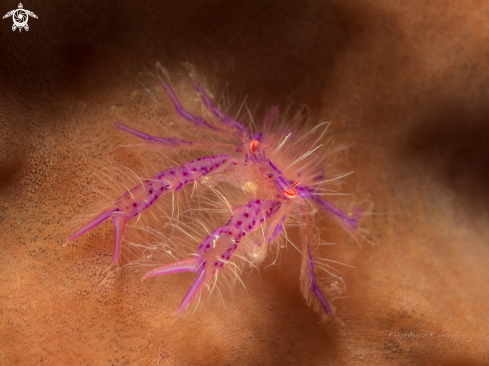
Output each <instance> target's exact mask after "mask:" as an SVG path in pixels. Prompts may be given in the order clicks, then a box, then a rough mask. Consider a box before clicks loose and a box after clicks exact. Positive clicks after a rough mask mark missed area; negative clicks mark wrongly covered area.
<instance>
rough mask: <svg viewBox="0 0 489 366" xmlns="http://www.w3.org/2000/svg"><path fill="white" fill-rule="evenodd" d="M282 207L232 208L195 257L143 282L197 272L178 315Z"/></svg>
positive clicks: (270, 204) (252, 204)
mask: <svg viewBox="0 0 489 366" xmlns="http://www.w3.org/2000/svg"><path fill="white" fill-rule="evenodd" d="M281 205H282V203H281V202H279V201H270V200H266V201H262V200H253V201H250V202H248V203H247V204H246V205H242V206H239V207H237V208H235V209H234V210H233V216H232V217H231V219H230V220H229V222H228V223H227V224H226V225H225V226H223V227H220V228H218V229H216V230H214V231H213V232H211V233H210V234H209V235H208V236H207V237H206V238H205V240H204V241H203V242H202V243H201V244H200V246H199V248H198V250H197V252H196V254H195V257H193V258H189V259H185V260H182V261H179V262H175V263H170V264H167V265H165V266H163V267H159V268H156V269H154V270H152V271H150V272H148V273H147V274H146V275H145V276H144V277H143V279H146V278H149V277H154V276H161V275H166V274H173V273H179V272H197V273H198V276H197V278H196V279H195V281H194V282H193V283H192V285H191V286H190V289H189V290H188V292H187V293H186V295H185V296H184V298H183V300H182V302H181V303H180V305H179V306H178V308H177V310H176V313H181V312H182V311H184V310H185V309H186V308H187V306H188V305H189V304H190V303H191V302H192V300H194V299H195V297H196V296H197V295H198V294H199V293H200V292H201V291H202V289H203V288H204V286H205V285H207V284H208V283H209V281H211V280H212V278H213V277H214V276H215V275H217V273H218V272H219V271H220V270H221V269H222V268H223V267H224V265H225V264H227V263H228V262H229V260H230V259H231V257H232V256H233V254H234V253H235V252H236V250H237V249H238V245H239V243H240V241H241V239H242V238H243V237H245V236H246V235H247V234H249V233H251V232H253V231H255V230H257V229H258V228H259V227H261V226H262V225H264V224H265V222H267V221H268V220H272V219H275V217H276V215H277V213H278V212H279V211H280V208H281Z"/></svg>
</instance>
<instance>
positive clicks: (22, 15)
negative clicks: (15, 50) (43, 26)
mask: <svg viewBox="0 0 489 366" xmlns="http://www.w3.org/2000/svg"><path fill="white" fill-rule="evenodd" d="M29 15H30V16H31V17H33V18H36V19H37V15H36V14H34V13H33V12H32V11H30V10H25V9H24V6H23V5H22V3H19V8H18V9H15V10H12V11H9V12H8V13H7V14H5V15H4V16H3V19H5V18H8V17H10V16H11V17H12V19H13V20H14V25H12V30H13V31H14V32H15V30H16V29H17V28H19V32H22V28H24V29H25V30H26V31H28V30H29V25H28V24H27V21H28V20H29Z"/></svg>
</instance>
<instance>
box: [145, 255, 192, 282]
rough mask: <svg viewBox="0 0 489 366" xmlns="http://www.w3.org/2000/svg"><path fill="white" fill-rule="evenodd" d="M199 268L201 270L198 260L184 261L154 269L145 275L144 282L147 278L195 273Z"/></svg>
mask: <svg viewBox="0 0 489 366" xmlns="http://www.w3.org/2000/svg"><path fill="white" fill-rule="evenodd" d="M197 268H199V261H198V259H197V258H189V259H184V260H183V261H178V262H174V263H170V264H167V265H165V266H162V267H158V268H156V269H153V270H152V271H150V272H148V273H146V274H145V275H144V277H143V280H145V279H146V278H150V277H155V276H163V275H166V274H174V273H180V272H195V271H196V270H197Z"/></svg>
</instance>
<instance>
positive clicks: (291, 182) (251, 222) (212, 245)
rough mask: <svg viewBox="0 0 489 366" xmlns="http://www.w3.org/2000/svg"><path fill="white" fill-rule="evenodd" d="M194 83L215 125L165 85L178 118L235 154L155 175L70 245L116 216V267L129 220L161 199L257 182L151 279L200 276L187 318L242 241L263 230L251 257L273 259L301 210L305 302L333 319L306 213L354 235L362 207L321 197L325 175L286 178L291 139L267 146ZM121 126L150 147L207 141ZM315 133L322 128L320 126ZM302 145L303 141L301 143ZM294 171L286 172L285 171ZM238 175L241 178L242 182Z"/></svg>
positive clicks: (184, 305) (191, 294)
mask: <svg viewBox="0 0 489 366" xmlns="http://www.w3.org/2000/svg"><path fill="white" fill-rule="evenodd" d="M193 86H194V89H195V90H196V91H197V92H198V93H199V94H200V96H201V98H202V101H203V103H204V105H205V107H206V109H207V110H208V112H209V116H210V118H211V119H210V120H211V121H212V123H209V122H207V121H206V120H204V119H203V118H201V117H197V116H194V115H192V114H190V113H189V112H187V111H186V110H185V109H184V108H183V107H182V105H181V103H180V101H179V100H178V99H177V97H176V95H175V93H174V91H173V90H172V88H171V86H170V85H169V84H168V83H163V90H164V91H165V92H166V94H167V95H168V97H169V98H170V100H171V102H172V104H173V106H174V108H175V111H176V113H177V115H179V117H181V118H182V119H183V120H184V121H186V122H188V123H191V124H192V125H193V126H194V127H196V128H201V129H207V130H209V132H213V131H216V132H218V133H222V134H225V135H227V136H229V140H230V141H233V142H232V143H229V144H223V146H226V147H227V148H228V149H229V154H221V155H213V156H206V157H202V158H199V159H196V160H193V161H190V162H187V163H184V164H182V165H180V166H176V167H173V168H169V169H166V170H164V171H161V172H159V173H157V174H156V175H155V176H154V177H153V178H150V179H146V180H144V181H143V182H142V183H141V184H139V185H137V186H136V187H134V188H132V189H131V190H129V191H127V192H125V193H124V194H123V195H122V196H121V197H120V198H119V199H117V200H116V201H115V202H114V203H113V204H112V205H111V206H110V207H109V208H107V209H105V210H104V211H103V212H101V213H100V214H99V215H97V216H96V217H95V218H94V219H92V220H91V221H89V222H87V223H86V224H85V225H83V226H82V227H81V228H80V229H79V230H77V231H76V232H75V233H74V234H73V235H72V236H71V237H70V238H69V239H68V241H67V242H66V244H68V243H69V242H71V241H72V240H75V239H76V238H78V237H79V236H81V235H83V234H84V233H86V232H88V231H90V230H92V229H93V228H95V227H97V226H98V225H100V224H102V223H103V222H105V221H107V220H109V219H111V220H112V223H113V225H114V252H113V258H112V262H111V263H110V266H112V265H114V264H116V263H117V261H118V259H119V257H120V254H121V250H122V245H123V241H124V233H125V228H126V223H127V222H128V220H131V219H132V218H134V217H136V216H138V215H140V214H141V213H142V212H143V211H145V210H146V209H148V208H149V207H150V206H151V205H153V203H154V202H155V201H156V200H158V198H159V197H161V196H163V195H165V194H167V193H169V192H178V191H180V190H182V189H183V188H184V187H185V186H186V185H187V184H189V183H194V182H198V181H201V180H202V179H203V178H204V177H206V176H212V177H213V179H214V180H217V181H218V182H219V181H227V182H229V183H231V184H233V185H235V186H237V187H238V188H241V189H243V190H246V186H247V185H248V187H249V185H250V184H251V185H253V197H250V198H252V199H251V200H250V201H249V202H248V203H247V204H244V205H241V206H238V207H235V208H234V209H233V210H232V211H233V215H232V217H231V218H230V220H229V222H228V223H227V224H226V225H224V226H222V227H219V228H217V229H215V230H214V231H212V232H211V233H210V234H209V235H208V236H207V237H206V238H205V239H204V240H203V241H202V243H201V244H200V246H199V247H198V249H197V251H196V253H195V254H194V256H192V257H191V258H188V259H184V260H181V261H177V262H174V263H170V264H167V265H164V266H162V267H159V268H156V269H154V270H152V271H150V272H149V273H147V274H146V275H145V276H144V277H143V279H146V278H149V277H154V276H160V275H165V274H173V273H179V272H186V271H190V272H195V273H197V278H196V279H195V281H194V282H193V284H192V285H191V286H190V289H189V290H188V292H187V294H186V295H185V297H184V298H183V300H182V302H181V303H180V306H179V307H178V309H177V310H176V313H181V312H183V311H184V310H185V309H186V308H187V306H188V305H189V304H190V303H191V302H192V300H194V298H195V297H196V296H197V295H198V294H199V293H200V292H201V291H202V289H203V287H204V286H206V285H207V284H208V283H209V281H211V280H212V279H213V278H214V276H217V274H218V272H219V271H220V270H221V269H222V268H223V267H224V266H225V265H226V264H228V263H229V261H230V260H232V257H233V254H235V252H236V251H237V250H238V248H239V246H240V242H241V241H242V240H243V238H244V237H245V236H247V235H249V234H251V233H252V232H254V231H257V230H258V229H261V232H262V235H261V236H256V237H257V238H259V239H256V240H255V241H256V242H254V243H253V246H254V249H253V253H245V255H248V256H252V255H254V257H255V258H254V259H255V262H256V257H257V254H256V253H261V254H260V257H264V256H265V254H266V251H267V248H268V245H269V244H271V243H272V242H273V241H274V240H275V239H277V237H278V236H279V235H280V234H281V232H282V231H283V228H284V224H285V221H286V219H287V216H288V215H289V214H290V213H294V214H295V215H296V217H297V219H298V221H299V222H301V223H302V225H300V228H301V236H302V240H303V245H302V257H303V260H302V274H301V284H302V285H301V287H302V291H303V294H304V297H305V298H306V300H307V301H308V303H309V304H310V303H311V302H313V301H314V302H316V304H319V305H320V306H319V308H322V310H323V311H324V312H325V313H326V314H327V315H328V316H330V317H331V316H332V315H333V308H332V306H331V305H330V303H329V302H328V301H327V300H326V298H325V296H323V294H322V292H321V290H320V289H319V287H318V284H317V281H316V277H315V270H314V269H315V266H316V262H315V260H314V258H313V253H312V250H311V240H310V233H309V230H308V228H309V225H311V224H310V223H309V220H308V212H307V210H306V208H307V207H308V206H311V205H313V206H316V207H318V208H319V209H320V210H322V211H323V212H325V213H326V214H328V215H331V216H334V217H336V218H337V219H339V220H340V222H341V223H342V224H343V226H344V227H345V228H347V229H350V230H353V229H355V228H356V226H357V222H358V218H359V211H358V209H356V210H354V212H353V213H350V214H344V213H342V212H341V211H340V210H339V209H337V208H336V207H335V206H333V205H332V204H331V203H329V202H327V201H325V200H323V199H322V198H321V197H320V195H321V194H320V189H319V186H320V185H321V184H322V183H324V182H325V181H323V182H320V180H321V177H319V178H318V177H317V176H316V177H307V176H305V175H304V174H303V173H301V172H295V173H294V174H293V175H295V177H294V179H291V176H286V175H285V174H284V173H283V172H282V171H281V170H280V169H279V167H280V164H275V162H273V161H272V160H271V157H272V156H273V155H274V154H275V153H276V152H277V151H278V150H280V149H281V148H282V146H283V145H284V143H285V141H286V140H287V138H288V137H289V136H290V134H289V135H287V136H286V137H285V139H283V141H282V142H281V143H280V145H279V146H274V142H272V143H270V142H269V141H267V139H266V138H267V136H266V134H263V133H257V132H255V133H252V132H250V130H249V129H248V128H246V127H245V126H244V125H242V124H241V123H239V122H237V121H236V120H234V119H233V118H231V117H229V116H227V115H224V114H223V113H221V112H220V111H219V110H218V109H217V108H216V107H214V106H213V105H212V103H211V101H210V99H209V97H208V96H207V95H206V93H205V92H204V90H203V88H202V87H201V86H200V84H198V83H196V82H195V83H194V84H193ZM277 113H278V110H277V108H275V107H274V108H271V109H270V110H268V111H267V113H266V114H265V117H264V120H263V121H264V123H266V122H267V121H271V120H273V119H274V118H275V117H276V115H277ZM114 127H115V128H116V129H118V130H120V131H122V132H125V133H128V134H131V135H133V136H136V137H137V138H139V139H142V140H144V141H146V142H148V143H153V144H160V145H164V146H169V147H172V148H175V149H185V148H190V147H192V146H195V145H199V144H201V143H202V142H201V141H190V140H184V139H181V138H178V137H171V138H164V137H155V136H150V135H148V134H145V133H143V132H140V131H138V130H135V129H133V128H130V127H128V126H125V125H123V124H115V125H114ZM314 131H316V129H313V132H314ZM310 132H311V131H310ZM318 140H319V139H318ZM316 141H317V140H316ZM213 143H214V142H213ZM299 143H300V141H296V144H299ZM272 147H276V148H275V150H274V151H273V153H272V154H270V156H267V150H269V149H271V148H272ZM315 150H316V149H314V150H309V151H307V152H306V153H305V154H303V155H301V156H300V157H299V158H298V159H296V160H295V161H294V163H296V162H298V161H301V160H303V159H305V158H306V157H307V156H309V155H310V154H311V153H312V152H313V151H315ZM291 165H292V164H291ZM306 165H307V164H306ZM289 167H290V165H289ZM287 169H288V168H285V170H287ZM233 172H239V174H235V175H234V178H233V179H231V178H230V176H231V174H232V173H233ZM236 176H238V177H239V178H238V179H236V178H235V177H236ZM303 181H306V182H307V181H309V183H308V184H302V183H303ZM249 196H251V194H250V195H249ZM66 244H65V245H66Z"/></svg>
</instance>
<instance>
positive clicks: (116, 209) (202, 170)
mask: <svg viewBox="0 0 489 366" xmlns="http://www.w3.org/2000/svg"><path fill="white" fill-rule="evenodd" d="M233 164H236V162H235V160H234V159H233V158H232V157H230V156H229V155H214V156H208V157H205V158H200V159H197V160H194V161H191V162H189V163H185V164H182V165H181V166H177V167H173V168H170V169H167V170H164V171H162V172H159V173H158V174H157V175H156V176H155V177H153V178H151V179H147V180H145V181H144V182H143V183H141V184H139V185H137V186H136V187H134V188H133V189H131V190H130V191H127V192H126V193H124V194H123V195H122V196H121V197H120V198H119V199H118V200H117V201H116V202H114V203H113V204H112V205H111V206H110V207H109V208H108V209H106V210H104V211H103V212H102V213H100V214H99V215H97V216H96V217H95V218H94V219H92V220H91V221H89V222H87V223H86V224H85V225H83V226H82V227H81V228H80V229H78V230H77V231H76V232H75V233H74V234H73V235H72V236H70V238H69V239H68V241H67V242H66V243H65V246H66V245H67V244H68V243H69V242H71V241H73V240H75V239H76V238H78V237H79V236H81V235H83V234H85V233H86V232H88V231H90V230H92V229H94V228H95V227H97V226H99V225H100V224H102V223H103V222H105V221H107V220H109V219H112V222H113V224H114V254H113V257H112V262H111V263H110V266H113V265H114V264H115V263H116V262H117V261H118V260H119V257H120V254H121V250H122V244H123V242H124V233H125V228H126V223H127V221H128V220H130V219H132V218H133V217H135V216H137V215H139V214H141V213H142V212H143V211H144V210H146V209H147V208H148V207H150V206H151V205H152V204H153V203H154V202H155V201H156V200H157V199H158V198H159V197H161V196H163V195H164V194H167V193H168V192H172V191H174V192H178V191H180V190H181V189H183V187H184V186H185V185H187V184H189V183H193V182H194V181H195V180H197V179H199V178H200V177H202V176H206V175H209V174H211V173H222V172H224V171H226V169H228V168H229V167H230V166H231V165H233Z"/></svg>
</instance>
